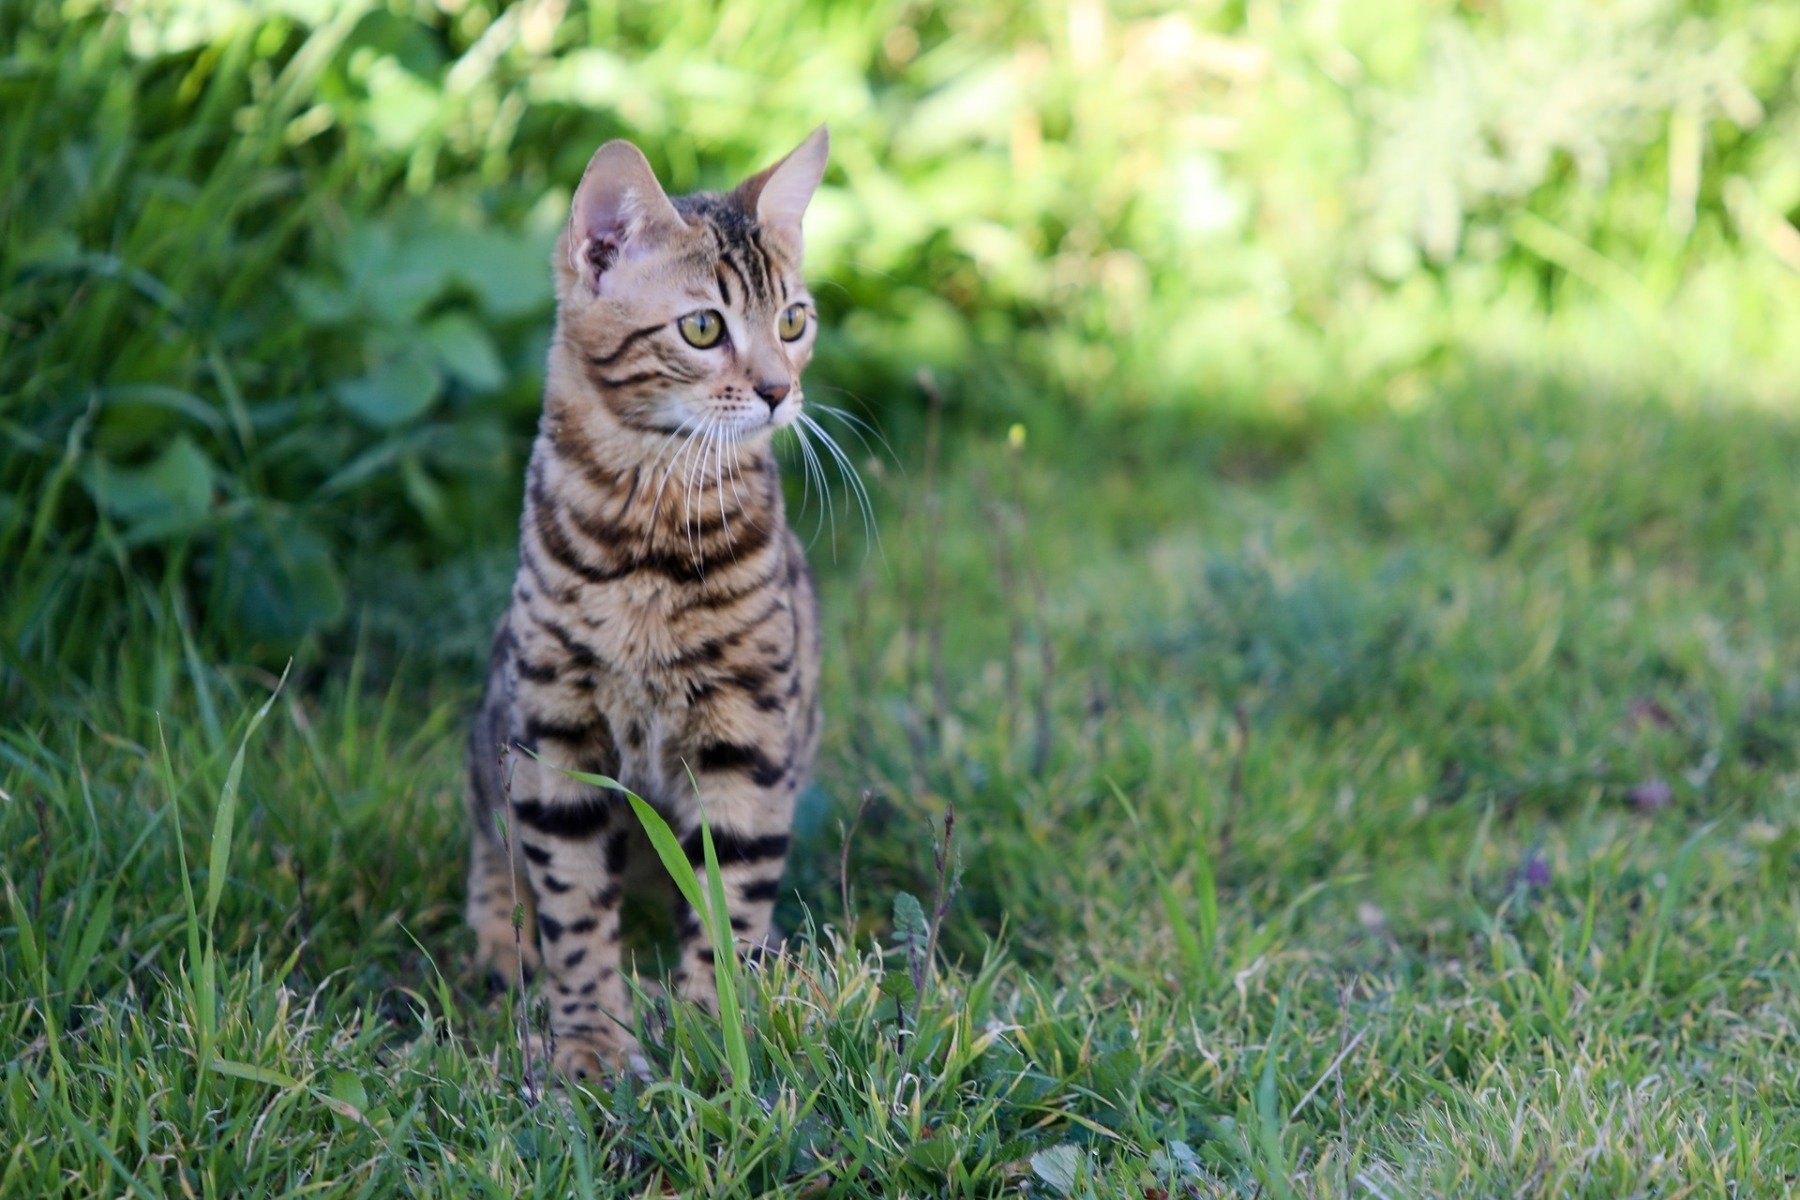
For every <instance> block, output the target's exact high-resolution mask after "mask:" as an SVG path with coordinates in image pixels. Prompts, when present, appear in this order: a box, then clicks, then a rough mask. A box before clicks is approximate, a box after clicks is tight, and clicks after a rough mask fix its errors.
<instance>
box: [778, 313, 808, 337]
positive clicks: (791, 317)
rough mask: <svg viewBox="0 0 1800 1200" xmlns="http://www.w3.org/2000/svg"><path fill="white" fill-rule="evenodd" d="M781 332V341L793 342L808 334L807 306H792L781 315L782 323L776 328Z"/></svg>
mask: <svg viewBox="0 0 1800 1200" xmlns="http://www.w3.org/2000/svg"><path fill="white" fill-rule="evenodd" d="M776 328H777V329H779V330H780V331H781V340H782V341H784V342H791V341H793V340H794V339H795V338H797V337H799V336H800V335H801V334H803V333H805V332H806V305H804V304H790V305H788V306H787V310H786V311H785V312H783V313H782V314H781V321H780V323H779V324H778V325H777V326H776Z"/></svg>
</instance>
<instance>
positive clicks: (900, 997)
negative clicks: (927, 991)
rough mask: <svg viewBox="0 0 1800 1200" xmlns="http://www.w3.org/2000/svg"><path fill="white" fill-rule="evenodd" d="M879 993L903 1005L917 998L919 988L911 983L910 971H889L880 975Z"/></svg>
mask: <svg viewBox="0 0 1800 1200" xmlns="http://www.w3.org/2000/svg"><path fill="white" fill-rule="evenodd" d="M881 994H882V995H884V996H892V997H893V998H894V999H895V1000H897V1001H899V1002H900V1004H901V1005H902V1006H905V1005H908V1004H911V1003H912V1002H913V1001H914V1000H916V999H918V996H919V989H918V988H917V987H915V986H914V985H913V979H912V972H910V971H889V972H887V973H886V974H885V975H883V976H882V977H881Z"/></svg>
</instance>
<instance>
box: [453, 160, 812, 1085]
mask: <svg viewBox="0 0 1800 1200" xmlns="http://www.w3.org/2000/svg"><path fill="white" fill-rule="evenodd" d="M825 155H826V140H825V131H824V130H823V129H820V130H818V131H817V132H815V133H814V134H813V136H812V137H810V138H808V139H807V141H806V142H805V143H803V144H802V145H801V147H800V148H799V149H797V150H796V151H794V153H793V154H790V155H789V156H788V157H787V158H785V159H783V160H782V161H781V162H780V163H777V164H776V165H775V166H774V167H771V168H769V169H768V170H767V171H764V172H762V173H761V174H759V175H756V176H753V177H752V178H750V179H749V180H747V181H745V183H744V184H742V185H740V186H739V187H738V188H737V189H735V190H734V191H731V192H728V193H723V194H709V193H702V194H697V195H692V196H685V197H679V198H676V199H674V200H670V199H669V198H668V197H667V196H665V195H664V193H663V191H662V189H661V187H660V186H659V185H658V184H657V182H656V180H655V177H654V176H653V174H652V173H651V171H650V168H649V164H648V163H647V162H645V160H644V158H643V155H642V154H640V153H639V152H638V151H637V150H636V149H635V148H634V147H632V146H631V145H629V144H628V143H625V142H612V143H608V144H607V145H606V146H603V147H601V148H600V150H599V151H598V152H596V154H595V155H594V158H593V160H592V161H591V162H590V163H589V166H588V169H587V173H586V174H585V175H584V177H583V180H582V183H581V186H580V187H579V188H578V189H577V192H576V196H575V199H574V203H573V205H572V206H571V211H570V219H569V224H568V226H567V228H566V229H565V231H564V234H563V236H562V238H561V240H560V242H559V244H558V250H557V254H556V257H555V262H554V266H555V275H556V286H557V322H556V335H555V338H554V340H553V343H552V346H551V350H550V355H549V366H548V376H547V384H546V388H545V397H544V412H543V418H542V421H541V423H540V425H539V429H538V435H537V440H536V442H535V444H534V446H533V448H532V454H531V462H530V466H529V469H528V470H527V473H526V485H525V508H524V516H523V519H522V521H521V526H520V548H519V570H518V575H517V579H516V581H515V583H514V587H513V593H512V603H511V606H510V608H509V609H508V610H507V613H506V615H505V617H504V619H503V620H502V621H501V622H500V626H499V629H498V631H497V633H496V635H495V638H494V648H493V654H492V658H491V662H490V665H489V669H488V679H487V689H486V694H485V697H484V699H483V702H482V705H481V709H480V712H479V714H478V715H477V717H476V720H475V723H474V729H473V732H472V736H471V738H470V744H469V790H468V796H469V811H470V815H471V818H472V822H473V826H474V829H473V853H472V861H471V869H470V876H469V897H468V918H469V921H470V924H471V925H472V926H473V927H474V929H475V932H476V935H477V942H478V954H479V956H480V958H481V959H482V961H483V962H485V964H486V965H487V966H489V967H490V968H492V969H494V970H495V971H497V972H499V973H500V974H501V975H502V976H504V977H508V978H510V977H511V976H512V975H513V974H514V972H515V971H516V970H517V969H518V968H519V967H520V966H521V965H523V966H525V967H528V968H533V967H537V966H539V965H540V964H541V966H542V968H543V971H544V973H545V974H546V976H547V977H548V978H547V982H548V987H549V995H550V1006H551V1007H550V1027H551V1031H552V1033H553V1035H554V1044H555V1052H554V1063H555V1066H556V1068H557V1069H558V1070H559V1071H561V1072H564V1073H566V1074H573V1075H581V1074H586V1073H589V1072H592V1071H596V1070H600V1069H603V1068H606V1067H609V1066H614V1065H617V1064H619V1063H621V1062H622V1061H624V1060H625V1059H627V1058H628V1057H629V1056H630V1055H631V1054H632V1052H633V1050H634V1048H635V1043H634V1041H633V1037H632V1033H631V1030H632V1016H631V1011H630V1008H631V1006H630V997H629V993H628V991H627V988H626V986H625V980H624V977H623V975H622V971H623V970H624V964H623V963H622V962H621V956H620V925H619V911H620V902H621V900H622V899H623V897H624V896H625V895H626V893H627V892H628V891H630V890H633V889H638V888H643V887H657V888H659V889H660V890H662V891H663V892H664V893H665V894H667V893H668V889H667V887H666V884H667V877H666V874H665V873H664V872H663V871H662V868H661V866H660V864H659V863H658V862H657V861H656V859H655V857H654V855H653V853H652V852H651V850H650V848H649V846H648V845H647V843H646V842H645V840H644V837H643V834H642V831H641V829H640V828H639V827H638V824H637V821H636V820H635V818H634V816H633V814H632V813H631V811H630V809H629V808H628V807H627V806H626V804H625V802H624V800H623V798H622V797H621V796H620V795H619V794H618V793H617V792H614V791H609V790H605V789H602V788H598V787H594V786H590V785H587V784H584V783H579V782H577V781H575V780H573V779H571V778H569V777H568V775H566V774H564V773H563V772H562V771H561V770H558V768H568V769H574V770H579V771H583V772H591V773H595V774H601V775H606V776H609V777H612V778H615V779H617V780H619V781H620V782H622V783H624V784H625V785H626V786H627V787H629V788H631V789H632V790H633V791H635V792H637V793H638V794H639V795H641V796H643V797H644V798H645V799H647V800H648V801H650V803H652V804H653V805H655V806H656V807H657V809H658V810H659V811H660V812H661V813H662V814H663V815H664V816H665V817H666V818H667V819H668V821H669V822H670V824H671V826H673V827H674V829H675V830H676V831H677V832H678V834H679V835H680V836H681V837H682V839H683V845H684V847H685V848H686V850H687V854H688V857H689V859H690V860H691V861H693V862H695V863H696V864H699V862H700V860H701V851H700V841H699V830H700V821H701V815H702V814H703V813H704V815H705V818H706V821H707V824H708V825H709V826H710V828H711V830H712V837H713V842H714V845H715V848H716V851H717V854H718V859H719V867H720V873H721V875H722V876H723V882H724V884H725V890H726V896H727V902H728V908H729V915H730V921H731V927H732V929H733V930H734V931H735V933H736V935H737V936H738V938H739V939H740V942H741V944H743V945H755V944H757V943H760V942H761V941H762V940H763V939H764V937H765V936H766V935H767V932H768V929H769V918H770V910H771V909H772V907H773V905H774V903H775V899H776V896H777V894H778V888H779V882H780V879H781V874H782V870H783V865H784V862H785V859H786V855H787V850H788V836H789V828H790V825H791V821H792V816H793V810H794V802H795V798H796V796H797V795H798V794H799V792H800V790H801V788H802V787H803V786H804V785H805V783H806V780H807V777H808V774H809V773H810V771H811V769H812V764H813V757H814V752H815V748H816V747H817V744H818V736H819V701H818V681H819V637H818V616H817V610H816V605H815V600H814V594H813V585H812V580H811V576H810V575H809V573H808V571H807V566H806V561H805V558H804V556H803V553H802V549H801V546H800V544H799V542H798V541H797V540H796V539H795V537H794V535H793V533H792V532H791V531H790V530H789V528H788V526H787V523H786V518H785V515H784V512H783V507H782V496H781V488H780V482H779V479H778V478H777V474H776V465H775V461H774V459H773V457H772V454H771V450H770V439H771V437H772V435H773V433H774V431H775V430H777V429H779V428H781V427H782V426H784V425H786V424H788V423H790V422H792V421H793V420H795V419H796V418H797V417H798V415H799V413H800V408H801V404H802V399H803V398H802V393H801V387H800V373H801V370H802V369H803V368H804V367H805V365H806V363H807V360H808V359H809V358H810V357H811V355H812V346H813V338H814V334H815V330H816V325H817V318H816V312H815V311H814V309H813V306H812V300H811V297H810V294H809V293H808V292H807V290H806V286H805V284H804V282H803V281H802V279H801V277H800V260H801V237H800V217H801V214H802V212H803V211H804V209H805V207H806V203H807V201H808V200H809V199H810V197H811V195H812V192H813V190H814V189H815V188H816V186H817V184H818V182H819V178H820V176H821V175H822V173H823V171H824V165H825ZM796 304H798V305H803V306H804V308H805V313H806V317H807V320H806V326H805V330H804V332H803V333H802V334H801V336H799V337H798V338H796V339H795V340H792V341H787V340H784V339H783V338H782V337H781V336H780V333H779V322H780V320H781V316H782V314H783V312H784V311H787V310H788V309H789V306H791V305H796ZM700 310H714V311H716V312H717V313H719V314H722V316H723V318H724V323H725V333H724V336H723V337H722V339H721V342H720V344H718V345H715V346H712V347H710V348H705V349H701V348H696V347H695V346H693V345H691V344H689V343H688V342H687V341H686V340H684V338H683V336H682V333H681V331H680V329H679V327H678V322H679V321H680V319H681V318H682V317H683V316H684V315H685V314H690V313H693V312H695V311H700ZM503 751H506V752H507V753H505V754H504V755H503ZM502 817H504V818H505V820H504V821H502V820H501V818H502ZM502 827H504V828H505V830H506V840H505V841H503V840H502V836H501V832H500V830H501V829H502ZM701 874H702V878H703V879H704V871H702V872H701ZM515 898H516V899H517V901H518V902H520V903H523V904H524V905H525V911H526V928H525V929H524V930H523V945H524V947H525V950H524V954H525V957H526V959H527V961H526V962H525V963H523V964H521V963H520V962H519V961H518V955H517V954H516V953H515V951H514V945H515V938H514V933H513V927H512V912H513V907H514V903H515ZM677 929H678V932H679V935H680V938H681V942H682V952H681V960H680V965H679V967H678V968H677V971H676V974H675V976H674V983H675V986H676V988H677V990H678V991H679V992H681V993H682V994H684V995H686V996H688V997H690V998H692V999H694V1000H696V1001H698V1002H701V1003H703V1004H710V1003H712V1002H713V1000H714V973H713V958H712V951H711V949H710V948H709V946H708V944H707V941H706V939H705V938H704V936H703V935H702V933H701V929H700V925H699V922H698V921H697V920H696V919H695V917H694V914H693V913H692V912H689V911H687V910H686V908H685V905H679V906H678V918H677Z"/></svg>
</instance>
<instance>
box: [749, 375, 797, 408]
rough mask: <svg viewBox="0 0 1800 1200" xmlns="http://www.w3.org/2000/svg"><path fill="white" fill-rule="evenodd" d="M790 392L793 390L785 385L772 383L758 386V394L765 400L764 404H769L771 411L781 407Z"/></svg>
mask: <svg viewBox="0 0 1800 1200" xmlns="http://www.w3.org/2000/svg"><path fill="white" fill-rule="evenodd" d="M790 390H792V389H790V388H789V387H788V385H787V384H785V383H773V382H770V383H759V384H757V385H756V394H757V395H759V396H761V397H762V398H763V403H764V404H767V405H768V406H769V408H770V410H771V411H773V410H774V409H775V408H776V407H777V406H778V405H780V403H781V402H782V401H783V400H786V399H787V394H788V392H789V391H790Z"/></svg>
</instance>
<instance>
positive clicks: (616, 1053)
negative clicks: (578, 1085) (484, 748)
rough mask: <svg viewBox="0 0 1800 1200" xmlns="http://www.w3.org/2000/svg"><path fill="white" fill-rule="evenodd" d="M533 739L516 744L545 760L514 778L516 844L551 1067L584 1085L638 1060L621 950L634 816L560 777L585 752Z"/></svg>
mask: <svg viewBox="0 0 1800 1200" xmlns="http://www.w3.org/2000/svg"><path fill="white" fill-rule="evenodd" d="M529 734H530V735H532V736H529V738H524V737H522V739H521V742H522V744H523V743H524V742H525V741H527V740H528V741H529V742H530V744H531V745H532V746H533V748H534V749H535V751H536V753H537V754H538V755H539V756H541V759H531V758H529V757H527V758H525V759H524V760H522V761H521V762H520V763H519V764H518V768H517V770H515V772H514V774H513V782H512V788H511V797H510V799H511V807H512V815H513V827H514V830H515V835H514V836H515V837H516V838H517V839H518V844H519V849H520V853H521V854H522V855H523V857H524V859H525V864H526V869H527V871H528V872H529V874H530V879H531V890H532V893H533V895H534V896H535V898H536V902H537V933H538V948H539V951H540V953H541V954H542V957H543V965H544V973H545V976H546V982H547V985H548V991H549V1000H550V1032H551V1035H552V1040H553V1043H554V1052H553V1055H552V1067H553V1068H554V1070H555V1071H556V1072H557V1073H558V1074H559V1075H562V1076H564V1077H568V1078H581V1077H584V1076H588V1075H593V1074H598V1073H602V1072H604V1071H607V1070H612V1069H617V1068H622V1067H626V1066H628V1065H630V1064H631V1060H632V1058H633V1056H634V1055H635V1054H636V1052H637V1039H636V1037H635V1035H634V1034H633V1032H632V1018H631V994H630V991H629V990H628V989H627V987H626V984H625V979H624V976H623V974H622V973H621V964H620V950H619V902H620V900H621V898H622V896H623V893H624V872H625V862H624V858H625V855H626V852H627V848H628V846H629V845H630V828H629V824H628V822H629V820H630V813H629V811H628V810H627V809H626V808H625V804H624V801H623V799H622V798H621V797H620V796H619V795H618V793H616V792H611V791H607V790H604V789H601V788H597V787H594V786H592V785H590V784H585V783H581V782H579V781H577V780H574V779H571V778H569V777H568V776H567V775H565V774H563V773H562V771H559V770H557V769H556V767H557V766H559V765H562V766H568V767H571V768H574V769H584V768H582V767H581V766H580V764H581V762H582V761H583V760H584V759H588V758H591V753H590V754H586V755H584V754H583V753H581V752H580V751H579V750H577V749H576V748H575V747H574V746H572V745H571V744H569V743H568V742H564V741H560V740H558V739H555V738H551V737H547V736H544V735H543V733H542V731H541V730H536V729H533V730H530V731H529Z"/></svg>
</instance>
